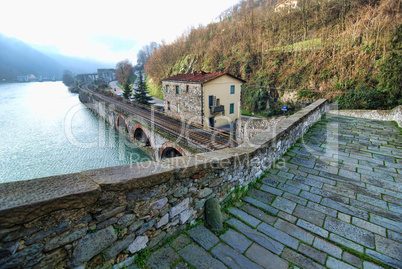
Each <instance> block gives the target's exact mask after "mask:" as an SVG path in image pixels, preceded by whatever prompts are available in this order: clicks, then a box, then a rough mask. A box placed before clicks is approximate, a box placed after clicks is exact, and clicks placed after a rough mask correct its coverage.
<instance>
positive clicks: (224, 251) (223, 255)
mask: <svg viewBox="0 0 402 269" xmlns="http://www.w3.org/2000/svg"><path fill="white" fill-rule="evenodd" d="M211 253H212V254H213V255H214V256H215V257H217V258H218V259H219V260H221V261H223V263H225V264H226V265H227V266H229V267H230V268H233V269H235V268H237V269H243V268H250V269H253V268H255V269H262V267H261V266H259V265H258V264H256V263H254V262H252V261H250V260H249V259H247V258H246V257H244V256H243V255H241V254H240V253H239V252H237V251H236V250H234V249H232V248H231V247H229V246H228V245H226V244H224V243H219V244H218V245H217V246H216V247H214V248H213V249H212V250H211Z"/></svg>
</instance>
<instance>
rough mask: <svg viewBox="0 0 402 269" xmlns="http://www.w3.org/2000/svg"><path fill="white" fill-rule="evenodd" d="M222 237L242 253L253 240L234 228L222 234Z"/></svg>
mask: <svg viewBox="0 0 402 269" xmlns="http://www.w3.org/2000/svg"><path fill="white" fill-rule="evenodd" d="M220 239H221V240H223V241H225V243H226V244H228V245H229V246H231V247H232V248H234V249H235V250H237V251H238V252H240V253H243V252H244V251H246V250H247V249H248V247H249V246H250V245H251V244H252V241H250V240H249V239H247V237H245V236H244V235H242V234H241V233H238V232H236V231H235V230H232V229H229V230H228V231H227V232H226V233H224V234H222V235H221V236H220Z"/></svg>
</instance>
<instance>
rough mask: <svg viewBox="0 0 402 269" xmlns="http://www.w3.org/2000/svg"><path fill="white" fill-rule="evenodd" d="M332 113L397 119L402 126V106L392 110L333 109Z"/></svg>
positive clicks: (376, 118) (378, 118)
mask: <svg viewBox="0 0 402 269" xmlns="http://www.w3.org/2000/svg"><path fill="white" fill-rule="evenodd" d="M330 113H331V114H337V115H342V116H349V117H356V118H365V119H372V120H383V121H396V122H397V123H398V125H399V127H401V128H402V106H397V107H396V108H394V109H392V110H331V112H330Z"/></svg>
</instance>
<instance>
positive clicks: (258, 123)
mask: <svg viewBox="0 0 402 269" xmlns="http://www.w3.org/2000/svg"><path fill="white" fill-rule="evenodd" d="M284 119H286V117H284V116H282V117H274V118H269V119H255V118H250V119H240V120H238V121H237V125H236V141H237V142H238V143H243V142H248V141H249V140H250V139H251V138H252V137H254V136H256V135H257V134H259V133H261V132H262V131H268V132H269V131H271V132H274V128H275V126H276V125H277V124H278V123H279V122H280V121H282V120H284Z"/></svg>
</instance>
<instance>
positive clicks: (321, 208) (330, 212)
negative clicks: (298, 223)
mask: <svg viewBox="0 0 402 269" xmlns="http://www.w3.org/2000/svg"><path fill="white" fill-rule="evenodd" d="M307 207H308V208H312V209H314V210H317V211H319V212H321V213H324V214H326V215H329V216H332V217H335V218H336V216H337V215H338V212H337V211H336V210H334V209H332V208H329V207H326V206H323V205H320V204H316V203H313V202H311V201H309V202H308V203H307Z"/></svg>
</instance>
